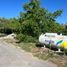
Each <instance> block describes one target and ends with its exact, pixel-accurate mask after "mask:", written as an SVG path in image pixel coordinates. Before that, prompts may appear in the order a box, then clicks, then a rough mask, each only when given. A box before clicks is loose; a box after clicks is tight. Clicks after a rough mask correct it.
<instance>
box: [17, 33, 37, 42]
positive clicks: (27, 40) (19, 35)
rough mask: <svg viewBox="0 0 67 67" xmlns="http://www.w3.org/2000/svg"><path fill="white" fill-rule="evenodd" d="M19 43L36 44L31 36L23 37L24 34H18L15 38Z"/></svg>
mask: <svg viewBox="0 0 67 67" xmlns="http://www.w3.org/2000/svg"><path fill="white" fill-rule="evenodd" d="M16 38H17V39H18V40H19V42H27V43H28V42H33V43H34V42H36V41H37V40H36V39H35V38H33V37H32V36H28V35H24V34H18V35H17V37H16Z"/></svg>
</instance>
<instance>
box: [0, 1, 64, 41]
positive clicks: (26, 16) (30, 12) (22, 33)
mask: <svg viewBox="0 0 67 67" xmlns="http://www.w3.org/2000/svg"><path fill="white" fill-rule="evenodd" d="M23 8H24V10H25V12H21V13H20V16H19V18H18V19H16V18H11V19H5V18H0V22H1V24H0V28H2V29H1V30H0V31H3V32H5V31H6V33H8V32H14V33H17V34H19V35H18V36H17V38H18V39H19V40H20V41H25V42H26V41H27V42H34V40H37V39H38V37H39V35H40V34H41V33H45V32H55V33H62V31H63V29H64V27H63V26H62V25H60V24H59V23H57V22H56V18H57V17H58V16H60V15H61V14H62V12H63V10H57V11H55V12H53V13H51V12H49V11H48V10H47V9H45V8H42V7H41V6H40V1H39V0H30V1H29V2H28V3H26V4H24V6H23Z"/></svg>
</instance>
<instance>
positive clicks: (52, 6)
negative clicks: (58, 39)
mask: <svg viewBox="0 0 67 67" xmlns="http://www.w3.org/2000/svg"><path fill="white" fill-rule="evenodd" d="M28 1H29V0H0V17H5V18H13V17H18V16H19V13H20V12H21V11H22V12H23V11H24V9H23V5H24V4H25V3H26V2H28ZM40 2H41V7H43V8H46V9H47V10H48V11H50V12H54V11H56V10H58V9H63V13H62V15H61V16H60V17H58V18H57V19H56V20H57V22H59V23H61V24H63V23H67V0H40Z"/></svg>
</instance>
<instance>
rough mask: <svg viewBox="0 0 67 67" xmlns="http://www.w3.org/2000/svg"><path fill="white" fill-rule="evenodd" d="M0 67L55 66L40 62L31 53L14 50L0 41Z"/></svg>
mask: <svg viewBox="0 0 67 67" xmlns="http://www.w3.org/2000/svg"><path fill="white" fill-rule="evenodd" d="M0 67H57V66H56V65H55V64H53V63H51V62H48V61H42V60H39V59H37V58H35V57H33V56H32V54H31V53H28V52H25V51H24V50H21V49H20V48H16V47H15V46H13V45H12V44H8V43H6V42H4V41H3V40H0Z"/></svg>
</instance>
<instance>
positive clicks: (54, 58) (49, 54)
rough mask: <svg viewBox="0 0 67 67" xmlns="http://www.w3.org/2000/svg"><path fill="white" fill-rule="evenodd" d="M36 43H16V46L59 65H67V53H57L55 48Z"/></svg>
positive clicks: (64, 66) (59, 66)
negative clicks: (38, 45)
mask: <svg viewBox="0 0 67 67" xmlns="http://www.w3.org/2000/svg"><path fill="white" fill-rule="evenodd" d="M5 41H6V42H10V43H12V44H14V43H15V42H13V40H12V42H11V40H9V39H8V40H5ZM35 44H36V43H23V42H22V43H15V44H14V45H15V46H18V47H20V48H21V49H23V50H25V51H27V52H31V53H32V54H33V56H35V57H38V58H39V59H42V60H48V61H51V62H53V63H54V64H56V65H57V67H67V56H66V55H59V54H57V53H55V52H54V51H53V50H50V49H49V48H40V47H36V45H35Z"/></svg>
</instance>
